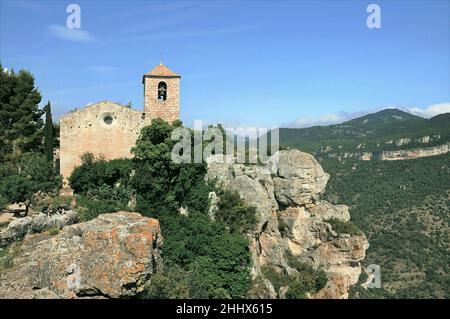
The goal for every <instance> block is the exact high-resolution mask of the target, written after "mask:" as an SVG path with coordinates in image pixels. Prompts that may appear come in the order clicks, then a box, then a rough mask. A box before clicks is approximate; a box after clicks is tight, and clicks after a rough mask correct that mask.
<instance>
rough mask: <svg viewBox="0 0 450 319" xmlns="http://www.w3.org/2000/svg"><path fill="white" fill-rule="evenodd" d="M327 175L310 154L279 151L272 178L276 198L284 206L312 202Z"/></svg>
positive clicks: (325, 181)
mask: <svg viewBox="0 0 450 319" xmlns="http://www.w3.org/2000/svg"><path fill="white" fill-rule="evenodd" d="M329 177H330V175H329V174H327V173H325V172H324V171H323V169H322V166H320V164H319V163H318V162H317V161H316V159H315V158H314V156H312V155H311V154H307V153H303V152H301V151H299V150H289V151H280V152H279V166H278V171H277V174H276V177H274V178H273V184H274V187H275V196H276V199H277V201H278V202H279V203H280V204H282V205H284V206H293V205H304V204H310V203H313V202H314V201H316V200H317V199H318V197H319V195H320V194H321V193H322V192H323V191H324V189H325V186H326V185H327V182H328V179H329Z"/></svg>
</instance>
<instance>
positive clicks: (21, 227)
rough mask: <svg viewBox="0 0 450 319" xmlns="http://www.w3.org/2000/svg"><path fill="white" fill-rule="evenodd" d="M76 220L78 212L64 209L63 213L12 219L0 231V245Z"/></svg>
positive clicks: (61, 226)
mask: <svg viewBox="0 0 450 319" xmlns="http://www.w3.org/2000/svg"><path fill="white" fill-rule="evenodd" d="M76 222H78V214H77V213H76V212H75V211H65V212H64V214H55V215H51V216H49V215H46V214H42V213H39V214H36V215H33V216H26V217H23V218H17V219H14V220H12V221H11V222H10V223H9V224H8V226H7V227H6V228H5V229H2V230H1V232H0V246H4V245H7V244H9V243H11V242H13V241H17V240H22V239H23V238H24V237H25V235H27V234H31V233H40V232H43V231H45V230H48V229H62V228H63V227H64V226H66V225H72V224H74V223H76Z"/></svg>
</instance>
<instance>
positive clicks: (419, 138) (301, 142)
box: [279, 109, 450, 155]
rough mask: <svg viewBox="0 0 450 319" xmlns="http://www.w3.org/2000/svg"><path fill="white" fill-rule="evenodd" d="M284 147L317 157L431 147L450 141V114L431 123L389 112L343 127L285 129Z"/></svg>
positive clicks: (358, 120)
mask: <svg viewBox="0 0 450 319" xmlns="http://www.w3.org/2000/svg"><path fill="white" fill-rule="evenodd" d="M279 134H280V145H281V146H282V147H290V148H299V149H302V150H304V151H308V152H310V153H313V154H316V155H325V154H330V153H331V154H344V153H359V152H367V151H371V152H373V151H385V150H399V149H410V148H418V147H430V146H436V145H442V144H445V143H447V142H449V141H450V113H445V114H440V115H437V116H435V117H433V118H431V119H425V118H422V117H419V116H415V115H412V114H409V113H407V112H403V111H401V110H397V109H386V110H382V111H380V112H377V113H373V114H368V115H365V116H362V117H359V118H356V119H353V120H350V121H346V122H343V123H341V124H336V125H329V126H313V127H309V128H281V129H280V133H279Z"/></svg>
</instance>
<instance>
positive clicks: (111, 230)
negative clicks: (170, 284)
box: [0, 212, 163, 298]
mask: <svg viewBox="0 0 450 319" xmlns="http://www.w3.org/2000/svg"><path fill="white" fill-rule="evenodd" d="M162 241H163V239H162V235H161V231H160V225H159V222H158V221H157V220H155V219H152V218H146V217H142V216H141V215H140V214H138V213H130V212H117V213H113V214H103V215H100V216H99V217H97V218H96V219H94V220H91V221H89V222H85V223H79V224H75V225H71V226H66V227H64V228H63V229H62V230H61V231H60V232H59V233H58V234H57V235H56V236H54V237H50V236H49V235H48V234H44V233H43V234H32V235H27V236H26V237H25V239H24V241H23V243H22V246H21V252H20V254H19V256H18V257H16V258H15V259H14V262H13V266H12V268H9V269H7V270H4V271H2V272H1V273H0V298H83V297H89V298H105V297H106V298H120V297H128V296H133V295H135V294H136V293H138V292H139V291H141V290H142V289H143V285H144V282H145V281H146V280H147V279H148V278H149V276H150V275H151V274H152V273H154V272H156V271H157V270H159V269H160V268H161V267H162V264H161V262H162V260H161V248H162Z"/></svg>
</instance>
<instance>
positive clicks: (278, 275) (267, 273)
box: [261, 266, 292, 294]
mask: <svg viewBox="0 0 450 319" xmlns="http://www.w3.org/2000/svg"><path fill="white" fill-rule="evenodd" d="M261 272H262V274H263V276H264V278H266V279H268V280H269V281H270V282H271V283H272V285H273V287H274V288H275V291H276V293H277V294H278V293H279V291H280V288H281V287H286V286H289V284H290V283H291V282H292V279H291V278H289V276H288V275H287V274H286V273H284V272H280V271H277V270H276V269H275V268H273V267H271V266H263V267H261Z"/></svg>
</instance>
